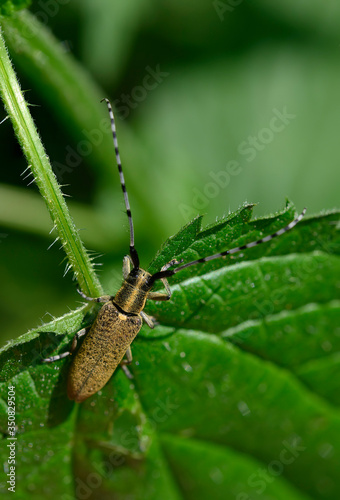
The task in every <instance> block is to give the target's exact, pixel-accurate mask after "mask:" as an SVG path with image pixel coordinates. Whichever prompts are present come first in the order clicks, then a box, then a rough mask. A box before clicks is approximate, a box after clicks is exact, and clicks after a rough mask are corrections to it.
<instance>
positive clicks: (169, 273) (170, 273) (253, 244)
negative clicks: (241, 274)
mask: <svg viewBox="0 0 340 500" xmlns="http://www.w3.org/2000/svg"><path fill="white" fill-rule="evenodd" d="M305 213H306V208H304V209H303V210H302V212H301V214H300V215H299V216H298V217H297V218H296V219H294V220H293V221H292V222H290V223H289V224H287V226H285V227H283V228H282V229H279V230H278V231H276V233H273V234H269V235H268V236H265V237H264V238H261V239H260V240H257V241H252V242H251V243H246V244H245V245H242V246H240V247H236V248H232V249H231V250H226V251H225V252H221V253H215V254H214V255H209V256H208V257H203V258H202V259H197V260H193V261H192V262H187V263H186V264H182V265H181V266H179V267H176V269H169V270H165V271H159V272H158V273H155V274H153V275H152V277H151V280H152V282H153V281H156V280H159V279H162V278H167V277H169V276H173V275H174V274H176V273H178V272H179V271H182V270H183V269H186V268H187V267H191V266H195V265H196V264H202V263H203V262H208V261H209V260H214V259H219V258H220V257H223V256H224V255H232V254H233V253H237V252H241V251H242V250H245V249H246V248H252V247H256V246H257V245H260V244H261V243H266V242H267V241H270V240H272V239H273V238H276V237H277V236H281V234H284V233H286V232H287V231H290V229H293V227H294V226H296V224H297V223H298V222H300V220H301V219H302V218H303V216H304V215H305Z"/></svg>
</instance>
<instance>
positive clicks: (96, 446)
mask: <svg viewBox="0 0 340 500" xmlns="http://www.w3.org/2000/svg"><path fill="white" fill-rule="evenodd" d="M251 211H252V207H251V206H249V205H246V206H244V207H242V208H241V209H240V210H238V211H237V212H236V213H234V214H230V215H229V216H228V217H226V218H224V219H222V220H220V221H218V222H217V223H215V224H213V225H210V226H209V227H207V228H204V229H201V218H197V219H195V220H194V221H193V222H192V223H190V224H188V225H187V226H186V227H185V228H184V229H183V230H181V231H180V232H179V233H178V234H177V235H175V236H173V237H172V238H170V239H169V240H168V242H166V244H165V245H164V246H163V248H162V250H161V251H160V253H159V254H158V255H157V256H156V258H155V260H154V262H153V263H152V265H151V266H150V270H152V271H155V270H157V269H159V268H160V267H161V266H162V265H163V264H164V263H165V262H167V261H168V260H170V259H171V258H173V257H174V256H176V258H184V259H185V261H188V260H189V259H193V258H196V257H197V256H198V255H199V256H204V255H209V254H211V253H215V252H216V251H219V250H221V249H226V248H231V247H234V246H237V245H239V244H241V243H245V242H249V241H252V240H253V239H254V238H258V237H263V236H264V235H266V234H270V233H272V232H275V231H276V230H278V229H279V228H281V227H284V226H285V225H286V224H287V223H288V222H289V221H291V220H292V218H293V217H294V208H293V207H292V206H291V204H289V203H288V204H287V207H286V208H285V209H284V210H283V211H282V212H281V213H280V214H279V215H276V216H272V217H268V218H262V219H258V220H256V219H255V220H252V219H251ZM338 220H339V213H338V212H335V211H334V212H330V213H328V214H324V215H320V216H315V217H310V218H305V220H303V221H302V222H300V223H299V224H298V225H297V226H296V227H295V228H294V229H293V230H292V231H290V232H288V233H286V234H284V235H282V236H281V237H279V238H276V239H274V240H272V241H270V242H269V243H266V244H263V245H260V246H258V247H254V248H251V249H248V250H247V251H245V252H244V254H242V253H239V254H235V255H234V257H233V258H228V259H218V260H216V261H211V262H209V263H206V264H203V265H201V266H195V267H193V268H189V269H187V270H185V272H184V271H183V273H178V275H176V276H174V279H173V280H172V281H171V284H172V283H173V282H175V284H174V285H172V290H173V295H172V298H171V300H170V301H169V302H167V303H156V302H153V301H150V302H149V303H148V306H147V311H148V312H149V313H152V314H153V315H154V316H156V317H157V319H158V321H159V325H158V326H157V327H156V328H155V329H154V330H153V331H151V330H149V329H148V328H147V327H143V329H142V331H141V333H140V335H139V336H138V337H137V339H136V340H135V342H134V343H133V346H132V350H133V355H134V361H133V363H132V365H131V371H132V373H133V377H134V378H133V380H132V381H130V380H128V379H127V378H126V377H125V375H124V373H123V372H122V371H121V370H117V372H116V373H115V374H114V375H113V377H112V379H111V380H110V382H109V383H108V384H107V385H106V386H105V388H104V389H103V390H102V391H100V392H99V393H98V394H96V395H94V396H93V397H91V398H89V399H88V400H86V401H85V402H83V403H82V404H81V405H76V404H74V403H72V402H71V401H68V399H67V396H66V378H67V373H68V367H69V363H70V359H68V358H66V359H63V360H60V361H57V362H56V363H53V364H49V365H43V364H41V363H40V359H41V358H42V357H46V356H49V355H51V353H52V352H53V353H56V352H63V351H65V350H67V348H68V346H69V344H70V341H71V339H72V337H73V335H74V333H75V332H76V331H77V330H79V329H80V328H81V327H83V326H85V325H88V324H91V322H92V321H93V318H94V315H95V314H96V309H95V308H94V309H92V308H90V306H88V305H87V306H86V307H83V308H81V309H78V310H77V311H74V312H71V313H69V314H67V315H65V316H64V317H62V318H59V319H56V320H54V321H52V322H51V323H49V324H46V325H43V326H42V327H40V328H38V329H35V330H32V331H31V332H29V333H27V334H26V335H24V336H22V337H20V338H19V339H18V340H17V341H15V342H13V343H11V344H10V345H8V346H6V347H5V348H3V349H2V351H1V353H0V367H1V382H0V384H1V385H0V389H1V399H0V416H1V420H0V425H1V430H2V432H3V434H4V437H5V438H6V436H7V434H6V432H7V415H6V410H7V387H8V385H14V386H15V391H16V423H17V425H18V435H17V437H18V441H17V460H18V463H17V494H18V496H20V498H23V499H25V498H28V496H29V495H30V494H31V492H32V491H34V496H35V498H37V499H40V498H46V496H48V495H49V494H51V495H52V493H51V491H53V495H54V494H55V492H57V495H58V496H59V497H60V496H61V495H66V496H65V498H82V497H84V495H89V498H91V496H90V495H92V498H119V499H122V500H123V499H128V498H134V499H140V500H142V499H145V498H148V499H155V500H156V499H157V500H158V499H159V498H162V499H169V500H179V499H184V498H185V499H189V500H191V499H195V500H197V499H199V500H200V499H202V500H203V499H206V498H207V497H208V495H212V496H214V497H215V498H237V499H238V500H241V499H266V500H267V499H272V500H277V499H286V498H292V499H296V500H307V499H312V498H313V499H319V498H320V499H329V500H331V499H332V500H333V499H334V498H337V497H338V496H339V494H340V485H339V482H338V480H337V477H338V464H339V461H340V437H339V436H340V414H339V409H338V408H337V405H338V403H339V396H338V394H339V389H340V387H339V378H338V377H336V373H337V372H336V369H337V367H338V364H339V341H338V339H339V338H340V335H339V331H338V324H339V316H340V307H339V306H340V296H339V295H340V294H339V278H338V276H339V272H338V270H339V266H340V264H339V263H340V261H339V249H340V246H339V232H338V224H337V222H338ZM331 375H332V377H331ZM4 442H6V441H4ZM1 458H2V460H3V461H4V462H5V461H6V460H7V451H6V449H5V447H4V449H3V450H2V452H1ZM58 463H62V466H61V467H59V466H58V465H57V464H58ZM37 464H39V465H40V468H39V467H38V465H37ZM42 470H43V473H41V471H42ZM4 493H5V489H4Z"/></svg>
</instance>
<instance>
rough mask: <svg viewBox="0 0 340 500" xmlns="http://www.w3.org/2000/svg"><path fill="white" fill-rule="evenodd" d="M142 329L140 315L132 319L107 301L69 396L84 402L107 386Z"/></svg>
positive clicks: (78, 359)
mask: <svg viewBox="0 0 340 500" xmlns="http://www.w3.org/2000/svg"><path fill="white" fill-rule="evenodd" d="M141 326H142V319H141V317H140V316H137V315H136V316H128V315H126V314H124V313H121V312H120V311H119V310H118V309H117V308H116V306H115V305H114V304H113V303H112V302H111V301H110V302H106V303H105V304H104V305H103V307H102V308H101V309H100V311H99V313H98V316H97V318H96V320H95V322H94V324H93V325H92V327H91V330H90V331H89V333H88V334H87V335H86V337H85V340H84V342H83V344H82V346H81V347H80V349H79V351H78V352H77V353H76V355H75V358H74V360H73V362H72V365H71V368H70V372H69V376H68V384H67V394H68V397H69V398H70V399H74V400H75V401H76V402H78V403H80V402H81V401H84V399H87V398H88V397H90V396H91V395H92V394H94V393H96V392H97V391H99V390H100V389H101V388H102V387H104V385H105V384H106V382H107V381H108V380H109V379H110V377H111V375H112V374H113V372H114V371H115V369H116V368H117V366H118V365H119V363H120V362H121V360H122V359H123V357H124V354H125V353H126V351H127V349H128V347H129V346H130V344H131V342H132V341H133V339H134V338H135V336H136V335H137V333H138V332H139V330H140V329H141Z"/></svg>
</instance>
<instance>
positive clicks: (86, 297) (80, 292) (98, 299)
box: [77, 288, 112, 302]
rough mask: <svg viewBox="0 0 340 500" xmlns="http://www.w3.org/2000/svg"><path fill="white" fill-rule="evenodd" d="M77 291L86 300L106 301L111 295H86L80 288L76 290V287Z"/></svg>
mask: <svg viewBox="0 0 340 500" xmlns="http://www.w3.org/2000/svg"><path fill="white" fill-rule="evenodd" d="M77 292H78V293H79V295H80V296H81V297H83V299H85V300H88V301H89V302H108V301H109V300H110V299H112V296H111V295H101V296H100V297H88V296H87V295H85V293H83V292H82V291H81V290H78V288H77Z"/></svg>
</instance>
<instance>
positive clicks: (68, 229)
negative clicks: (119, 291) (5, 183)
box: [0, 27, 102, 297]
mask: <svg viewBox="0 0 340 500" xmlns="http://www.w3.org/2000/svg"><path fill="white" fill-rule="evenodd" d="M0 95H1V97H2V100H3V102H4V105H5V108H6V111H7V113H8V116H9V117H10V119H11V121H12V123H13V128H14V131H15V133H16V135H17V137H18V140H19V143H20V145H21V147H22V150H23V152H24V154H25V156H26V158H27V162H28V165H29V167H30V168H31V170H32V173H33V177H34V180H35V183H36V184H37V186H38V188H39V190H40V193H41V194H42V196H43V198H44V200H45V202H46V205H47V208H48V211H49V213H50V215H51V218H52V221H53V223H54V228H55V229H56V230H57V231H58V237H59V239H60V241H61V242H62V245H63V247H64V250H65V252H66V254H67V257H68V259H69V263H70V266H71V267H72V268H73V271H74V274H75V276H76V278H77V280H78V283H79V286H80V288H81V290H82V291H83V292H84V293H85V294H87V295H90V296H92V297H94V296H98V295H99V294H101V293H102V289H101V286H100V283H99V281H98V278H97V277H96V274H95V272H94V269H93V267H92V264H91V260H90V258H89V256H88V255H87V253H86V250H85V248H84V246H83V244H82V242H81V240H80V237H79V234H78V231H77V229H76V227H75V225H74V223H73V221H72V219H71V216H70V214H69V211H68V208H67V205H66V203H65V200H64V198H63V195H62V192H61V190H60V187H59V185H58V183H57V180H56V178H55V175H54V173H53V171H52V168H51V165H50V162H49V159H48V156H47V154H46V152H45V150H44V147H43V145H42V142H41V140H40V137H39V134H38V132H37V130H36V128H35V125H34V122H33V119H32V117H31V115H30V113H29V110H28V107H27V103H26V101H25V99H24V96H23V94H22V92H21V89H20V86H19V83H18V81H17V78H16V75H15V72H14V69H13V67H12V64H11V61H10V59H9V56H8V52H7V49H6V45H5V41H4V38H3V36H2V30H1V27H0Z"/></svg>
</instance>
